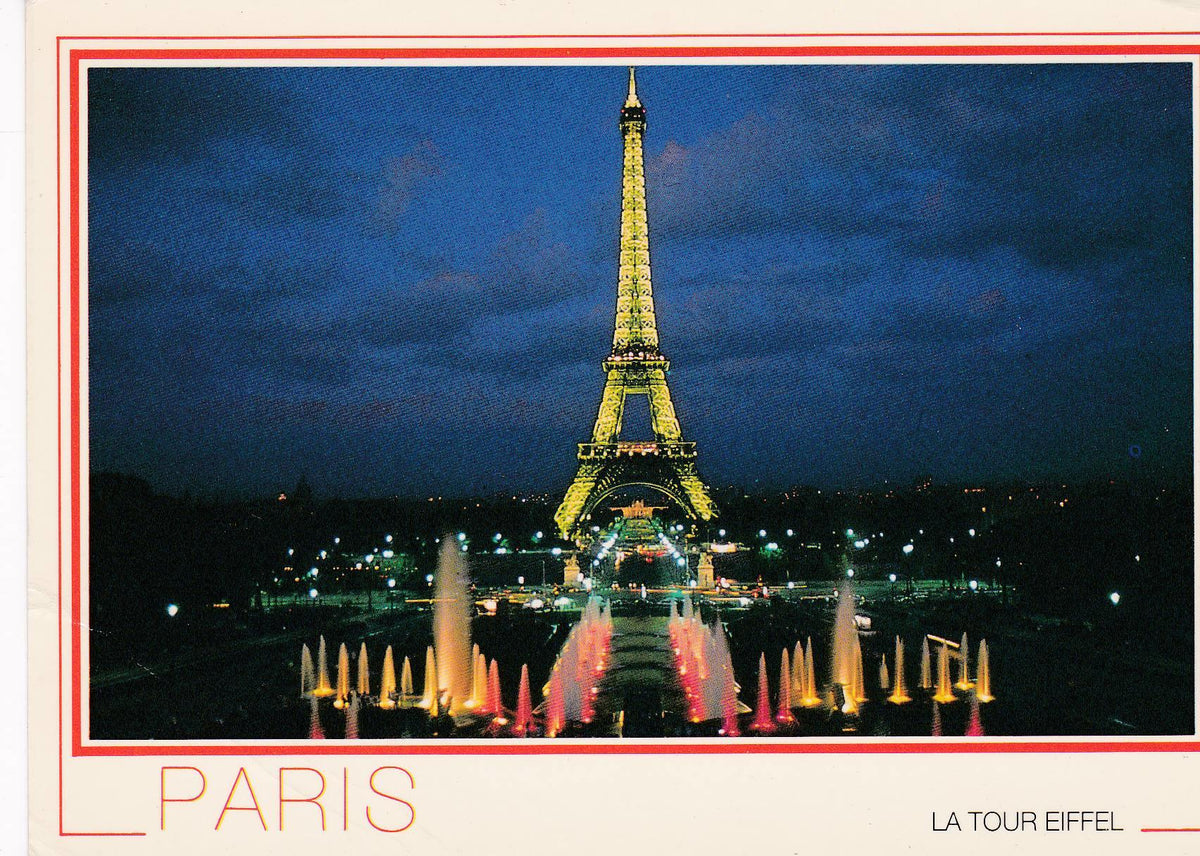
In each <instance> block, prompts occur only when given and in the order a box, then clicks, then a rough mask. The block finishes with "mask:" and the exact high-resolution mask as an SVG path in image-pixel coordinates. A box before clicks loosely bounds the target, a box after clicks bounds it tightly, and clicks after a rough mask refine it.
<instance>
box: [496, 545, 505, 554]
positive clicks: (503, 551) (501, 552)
mask: <svg viewBox="0 0 1200 856" xmlns="http://www.w3.org/2000/svg"><path fill="white" fill-rule="evenodd" d="M507 553H508V549H507V548H506V547H497V548H496V555H497V556H504V555H506V554H507Z"/></svg>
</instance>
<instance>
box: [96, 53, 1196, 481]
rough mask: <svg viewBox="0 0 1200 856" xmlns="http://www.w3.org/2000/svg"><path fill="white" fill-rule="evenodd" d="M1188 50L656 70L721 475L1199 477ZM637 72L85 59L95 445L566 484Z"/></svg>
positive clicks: (660, 279) (403, 475)
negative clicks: (1146, 59) (1140, 56)
mask: <svg viewBox="0 0 1200 856" xmlns="http://www.w3.org/2000/svg"><path fill="white" fill-rule="evenodd" d="M1191 75H1192V72H1191V67H1190V66H1189V65H1185V64H1150V63H1139V64H1118V63H1114V64H1088V65H1078V64H1050V65H1041V64H1039V65H924V66H913V65H910V66H803V65H797V66H740V67H738V66H733V67H730V66H703V67H697V66H648V67H643V68H641V69H639V72H638V83H639V85H638V89H639V94H640V96H641V99H642V102H643V103H644V104H645V106H646V109H647V113H648V120H649V127H648V132H647V140H646V146H647V148H646V159H647V164H646V165H647V180H648V205H649V216H650V242H651V243H650V246H651V258H652V264H653V277H654V287H655V298H656V305H657V309H658V321H659V329H660V334H661V342H662V348H663V351H664V353H665V354H666V355H667V356H668V357H669V358H670V359H671V360H672V372H671V376H670V383H671V391H672V393H673V396H674V400H675V404H676V408H677V410H678V413H679V416H680V421H681V423H682V426H683V431H684V434H685V438H686V439H690V440H694V441H697V442H698V443H699V454H700V458H699V464H700V470H701V473H702V475H703V476H704V477H705V478H706V480H707V481H709V482H710V483H711V484H715V485H723V484H735V483H736V484H743V485H747V486H755V485H757V486H760V487H775V486H786V485H792V484H809V485H815V486H818V487H834V486H852V485H877V484H881V483H882V482H884V480H891V481H892V482H900V483H907V482H909V481H910V480H912V479H913V478H914V477H916V476H918V475H921V474H928V475H931V476H932V477H933V478H935V479H936V480H939V481H970V480H999V479H1010V478H1019V479H1042V478H1060V477H1061V478H1094V477H1117V478H1122V477H1127V476H1132V475H1147V476H1151V477H1154V478H1166V479H1173V478H1181V477H1187V476H1188V475H1189V474H1190V472H1191V469H1192V392H1191V390H1192V287H1191V280H1192V244H1191V236H1192V214H1191V198H1192V170H1191V162H1192V150H1191V126H1192V116H1191V91H1190V90H1191ZM626 77H627V72H626V70H625V68H624V67H618V66H610V67H599V66H595V67H489V68H379V67H376V68H273V69H272V68H258V69H233V68H210V69H204V68H149V69H111V68H106V69H92V70H91V71H90V72H89V74H88V218H89V232H88V266H89V285H88V299H89V336H90V344H89V360H90V364H89V371H90V443H91V468H92V470H93V471H94V472H96V471H106V470H118V471H122V472H128V473H134V474H137V475H140V476H142V477H144V478H147V479H148V480H149V481H150V482H151V483H152V484H153V485H154V486H155V487H156V488H158V489H160V490H164V491H169V492H178V491H183V490H185V489H186V490H191V491H193V492H200V493H204V494H218V495H230V496H251V495H259V494H265V493H268V492H271V491H276V490H279V489H290V488H291V486H293V485H294V484H295V483H296V481H297V479H298V478H299V476H300V475H302V474H304V475H306V476H307V478H308V479H309V481H310V482H311V483H312V485H313V487H314V489H315V490H316V492H317V493H318V495H326V496H328V495H344V496H378V495H387V494H395V493H399V494H405V495H408V494H414V495H421V494H444V495H462V494H468V493H476V492H490V491H493V490H513V491H516V490H521V491H541V490H545V491H549V492H552V493H555V494H557V493H558V492H560V491H562V490H564V489H565V487H566V484H567V482H568V480H569V478H570V476H571V475H572V474H573V472H574V467H575V460H574V454H575V444H576V443H578V442H581V441H584V440H586V439H588V436H589V434H590V431H591V425H592V422H593V420H594V419H595V415H596V408H597V405H598V404H599V399H600V391H601V386H602V383H603V374H602V371H601V368H600V363H601V361H602V359H603V358H604V356H605V355H606V354H607V353H608V350H609V347H610V343H611V337H612V323H613V321H612V316H613V310H614V302H615V298H616V265H617V258H616V250H617V237H618V220H619V213H620V168H621V167H620V162H621V140H620V134H619V132H618V129H617V114H618V110H619V108H620V106H621V104H622V102H623V101H624V96H625V92H624V90H625V85H626ZM643 409H644V405H643ZM631 421H632V422H634V423H637V424H641V423H643V422H645V420H643V419H638V418H637V417H636V414H634V415H633V416H631ZM630 439H644V438H643V437H630Z"/></svg>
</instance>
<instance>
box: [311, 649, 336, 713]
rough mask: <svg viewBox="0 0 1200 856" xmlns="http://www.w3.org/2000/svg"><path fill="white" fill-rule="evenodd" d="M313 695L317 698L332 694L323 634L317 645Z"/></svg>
mask: <svg viewBox="0 0 1200 856" xmlns="http://www.w3.org/2000/svg"><path fill="white" fill-rule="evenodd" d="M313 695H314V696H317V697H318V698H323V697H325V696H331V695H333V687H331V686H330V685H329V666H328V664H327V662H326V655H325V637H324V636H322V637H321V641H320V643H319V644H318V645H317V688H316V689H315V690H313Z"/></svg>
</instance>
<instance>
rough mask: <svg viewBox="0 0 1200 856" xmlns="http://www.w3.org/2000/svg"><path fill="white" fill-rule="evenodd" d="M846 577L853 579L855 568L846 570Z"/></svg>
mask: <svg viewBox="0 0 1200 856" xmlns="http://www.w3.org/2000/svg"><path fill="white" fill-rule="evenodd" d="M846 576H848V577H853V576H854V568H846Z"/></svg>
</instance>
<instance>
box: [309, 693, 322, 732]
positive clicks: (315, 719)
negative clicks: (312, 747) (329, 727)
mask: <svg viewBox="0 0 1200 856" xmlns="http://www.w3.org/2000/svg"><path fill="white" fill-rule="evenodd" d="M308 739H309V740H324V739H325V730H324V729H323V728H321V711H320V710H319V709H318V708H317V697H316V696H312V702H311V706H310V708H309V714H308Z"/></svg>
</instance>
